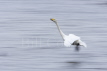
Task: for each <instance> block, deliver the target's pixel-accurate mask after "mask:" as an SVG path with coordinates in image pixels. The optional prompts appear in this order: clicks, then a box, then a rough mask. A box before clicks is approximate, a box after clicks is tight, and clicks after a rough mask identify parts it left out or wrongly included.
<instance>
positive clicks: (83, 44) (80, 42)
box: [79, 40, 87, 48]
mask: <svg viewBox="0 0 107 71" xmlns="http://www.w3.org/2000/svg"><path fill="white" fill-rule="evenodd" d="M79 44H80V45H81V46H84V47H85V48H86V47H87V45H86V43H84V42H82V41H81V40H79Z"/></svg>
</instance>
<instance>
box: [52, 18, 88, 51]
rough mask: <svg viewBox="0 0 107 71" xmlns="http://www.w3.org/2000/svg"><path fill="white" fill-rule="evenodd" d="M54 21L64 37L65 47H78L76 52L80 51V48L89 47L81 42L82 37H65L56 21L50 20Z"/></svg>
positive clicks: (70, 35)
mask: <svg viewBox="0 0 107 71" xmlns="http://www.w3.org/2000/svg"><path fill="white" fill-rule="evenodd" d="M50 20H52V21H53V22H54V23H55V24H56V25H57V28H58V30H59V32H60V35H61V36H62V38H63V40H64V45H65V46H66V47H70V46H71V45H76V50H79V47H78V46H84V47H87V45H86V44H85V43H84V42H83V41H81V39H80V37H78V36H76V35H74V34H69V35H68V36H67V35H65V34H64V33H63V32H62V31H61V29H60V28H59V26H58V23H57V21H56V20H55V19H50Z"/></svg>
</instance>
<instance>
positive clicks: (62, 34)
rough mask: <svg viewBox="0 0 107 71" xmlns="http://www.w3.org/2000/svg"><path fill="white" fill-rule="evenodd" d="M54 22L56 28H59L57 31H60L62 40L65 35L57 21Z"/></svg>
mask: <svg viewBox="0 0 107 71" xmlns="http://www.w3.org/2000/svg"><path fill="white" fill-rule="evenodd" d="M55 23H56V26H57V28H58V30H59V32H60V35H61V36H62V38H63V40H64V37H65V36H66V35H65V34H64V33H63V32H62V31H61V29H60V27H59V25H58V23H57V22H55Z"/></svg>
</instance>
